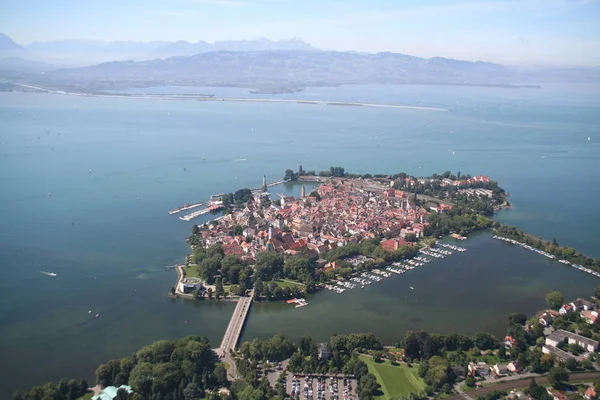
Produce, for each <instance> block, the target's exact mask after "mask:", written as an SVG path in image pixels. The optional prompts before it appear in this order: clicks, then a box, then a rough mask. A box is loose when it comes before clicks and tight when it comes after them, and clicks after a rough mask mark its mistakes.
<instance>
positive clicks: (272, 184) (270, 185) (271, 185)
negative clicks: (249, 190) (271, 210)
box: [267, 179, 287, 187]
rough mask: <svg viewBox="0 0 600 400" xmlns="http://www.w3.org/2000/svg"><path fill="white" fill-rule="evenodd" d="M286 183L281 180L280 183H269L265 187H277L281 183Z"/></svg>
mask: <svg viewBox="0 0 600 400" xmlns="http://www.w3.org/2000/svg"><path fill="white" fill-rule="evenodd" d="M286 182H287V181H286V180H285V179H282V180H280V181H277V182H271V183H269V184H268V185H267V187H273V186H277V185H281V184H282V183H286Z"/></svg>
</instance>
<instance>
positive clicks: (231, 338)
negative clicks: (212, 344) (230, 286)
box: [217, 291, 252, 357]
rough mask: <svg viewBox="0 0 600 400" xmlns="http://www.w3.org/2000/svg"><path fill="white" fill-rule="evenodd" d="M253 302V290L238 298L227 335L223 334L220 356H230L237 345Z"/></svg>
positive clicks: (218, 352) (219, 350)
mask: <svg viewBox="0 0 600 400" xmlns="http://www.w3.org/2000/svg"><path fill="white" fill-rule="evenodd" d="M251 304H252V291H250V292H249V294H248V297H240V299H239V300H238V303H237V305H236V306H235V310H234V311H233V315H232V316H231V320H230V321H229V325H228V326H227V330H226V331H225V335H223V340H222V341H221V346H220V347H219V349H218V351H217V354H218V355H219V356H220V357H225V356H228V355H229V352H230V351H231V350H233V349H235V346H236V345H237V342H238V340H239V339H240V335H241V334H242V328H243V327H244V322H245V321H246V316H247V315H248V311H249V310H250V305H251Z"/></svg>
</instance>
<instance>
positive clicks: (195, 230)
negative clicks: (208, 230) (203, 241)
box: [192, 224, 200, 235]
mask: <svg viewBox="0 0 600 400" xmlns="http://www.w3.org/2000/svg"><path fill="white" fill-rule="evenodd" d="M199 233H200V228H199V227H198V225H196V224H194V225H192V235H197V234H199Z"/></svg>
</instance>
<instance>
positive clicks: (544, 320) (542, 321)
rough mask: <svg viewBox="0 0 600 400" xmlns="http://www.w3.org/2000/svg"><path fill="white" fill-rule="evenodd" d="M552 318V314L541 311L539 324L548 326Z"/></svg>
mask: <svg viewBox="0 0 600 400" xmlns="http://www.w3.org/2000/svg"><path fill="white" fill-rule="evenodd" d="M553 320H554V318H553V317H552V315H550V314H548V313H543V314H542V315H541V316H540V319H539V321H540V324H542V325H543V326H550V325H552V321H553Z"/></svg>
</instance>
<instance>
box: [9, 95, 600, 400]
mask: <svg viewBox="0 0 600 400" xmlns="http://www.w3.org/2000/svg"><path fill="white" fill-rule="evenodd" d="M138 90H139V89H138ZM161 90H162V91H163V93H175V92H178V93H185V92H188V93H214V94H217V95H218V96H228V97H238V96H245V97H251V96H250V95H249V94H248V93H247V91H246V90H244V89H237V88H167V89H164V88H163V89H161ZM152 92H155V93H156V92H158V90H154V89H143V90H140V91H139V93H152ZM599 94H600V87H599V86H593V85H587V86H577V87H573V86H552V85H549V86H547V85H543V87H542V89H538V90H525V89H497V88H470V87H435V86H344V87H339V88H314V89H308V90H306V91H304V92H301V93H295V94H290V95H285V96H283V95H277V96H271V97H281V98H294V99H319V100H333V101H364V102H379V103H386V104H404V105H418V106H432V107H443V108H448V109H450V110H451V111H449V112H435V111H417V110H399V109H376V108H366V107H339V106H338V107H336V106H326V105H307V104H293V103H292V104H283V103H270V104H266V103H244V102H239V103H230V102H197V101H167V100H139V99H126V98H124V99H114V98H100V97H89V98H88V97H85V98H80V97H71V96H59V95H50V94H25V93H0V121H2V124H0V185H1V186H0V187H2V190H0V204H2V205H3V207H2V208H1V209H0V226H2V229H1V230H0V358H2V359H8V360H12V363H10V365H8V363H7V365H5V366H0V376H3V377H5V378H7V379H3V380H2V383H1V384H2V385H3V386H1V387H0V396H1V395H3V394H5V393H9V392H11V391H12V390H14V389H15V388H23V387H27V386H29V385H32V384H35V383H42V382H45V381H48V380H51V379H58V378H60V377H63V376H69V377H70V376H76V377H79V376H82V375H83V376H85V377H86V378H89V379H91V378H92V376H93V371H94V369H95V367H96V366H97V365H98V364H99V363H101V362H103V361H105V360H107V359H109V358H111V357H119V356H122V355H124V354H128V353H130V352H132V351H134V350H136V349H137V348H139V347H141V346H143V345H144V344H147V343H149V342H152V341H154V340H158V339H163V338H176V337H180V336H183V335H186V334H202V335H205V336H207V337H208V338H209V339H210V340H211V342H213V343H215V344H217V343H218V342H219V341H220V336H221V335H222V333H223V332H224V330H225V326H226V325H227V322H228V319H229V316H230V313H231V311H232V309H233V305H232V304H229V303H218V304H217V303H212V304H210V303H202V304H199V303H194V302H183V301H172V300H170V299H168V298H167V297H166V293H167V292H168V290H169V289H170V287H171V285H172V284H173V282H174V280H175V274H174V272H166V271H164V266H165V265H167V264H171V263H173V262H176V261H181V260H183V256H184V255H185V253H186V250H187V247H186V245H185V242H184V238H185V236H186V235H187V234H188V232H189V231H190V229H191V223H186V222H183V221H180V220H178V219H177V218H176V216H170V215H168V214H167V211H168V210H169V209H171V208H173V207H175V206H178V205H181V204H183V203H184V202H186V201H187V202H190V201H198V200H204V199H206V198H207V197H208V196H209V195H210V194H212V193H218V192H224V191H233V190H236V189H238V188H240V187H258V186H260V183H261V179H262V175H265V174H266V175H267V177H268V179H269V180H270V181H271V180H276V179H278V178H279V177H281V176H282V174H283V171H284V170H285V169H286V168H297V167H298V165H300V164H301V165H303V167H304V169H306V170H308V169H316V170H320V169H328V168H329V166H332V165H336V166H344V167H345V168H346V170H347V171H355V172H399V171H405V172H408V173H411V174H414V175H429V174H431V173H434V172H443V171H445V170H451V171H453V172H456V171H461V172H462V173H463V174H464V173H471V174H487V175H490V176H492V178H494V179H495V180H497V181H499V183H500V184H501V186H503V187H504V188H505V189H506V190H507V191H508V192H510V200H511V202H512V203H513V205H514V207H513V208H512V209H510V210H505V211H503V212H501V213H500V215H499V216H498V219H499V220H501V221H502V222H507V223H510V224H513V225H516V226H518V227H519V228H521V229H524V230H526V231H528V232H530V233H533V234H536V235H540V236H543V237H545V238H548V239H552V238H556V240H558V241H559V243H561V244H565V245H569V246H572V247H574V248H576V249H577V250H579V251H582V252H584V253H586V254H588V255H592V256H596V257H598V256H600V213H599V212H598V210H597V199H598V198H599V195H600V187H599V186H598V184H597V183H598V182H600V96H599ZM254 97H268V96H264V95H260V96H254ZM588 137H589V138H590V140H588ZM453 152H454V153H453ZM542 157H544V158H542ZM243 159H245V161H240V160H243ZM297 191H298V188H297V187H294V186H290V187H285V186H280V187H277V188H275V189H274V190H273V192H275V193H279V192H286V193H294V192H297ZM199 221H202V219H200V220H199ZM471 243H472V244H470V246H473V249H470V250H469V252H467V253H465V255H458V256H457V257H456V258H454V259H453V258H449V259H446V260H443V261H444V262H448V263H450V265H452V268H457V270H456V273H448V271H446V272H445V273H444V274H442V275H440V274H439V273H434V272H433V271H434V270H435V268H441V267H439V266H436V267H434V266H432V267H431V268H429V267H427V268H425V269H423V270H421V271H413V272H415V275H414V276H415V278H414V279H417V277H418V279H419V281H418V284H419V286H418V287H419V288H423V287H424V286H425V287H427V285H429V288H428V290H429V291H431V290H432V288H436V291H435V293H441V294H439V296H444V290H446V291H447V292H445V293H446V296H445V297H444V300H443V301H444V310H445V311H444V313H445V314H447V312H446V311H447V308H448V307H450V308H451V309H454V310H456V316H457V317H456V319H452V318H448V319H446V320H444V321H443V323H442V324H441V325H436V323H434V321H439V320H440V319H439V318H438V317H439V316H441V315H442V314H441V312H440V310H439V309H436V307H437V306H434V301H433V300H435V299H436V297H435V296H434V297H433V300H431V301H427V300H426V298H425V297H420V298H418V299H417V298H415V300H418V301H419V307H423V308H416V307H410V310H413V311H411V312H410V313H408V311H407V310H408V309H409V308H408V307H406V304H404V305H402V301H403V299H404V296H405V295H406V294H405V293H402V292H400V291H397V290H396V289H394V288H395V287H394V286H393V281H392V280H390V281H386V282H385V283H382V284H381V286H380V288H379V289H378V288H377V287H376V286H373V287H370V288H369V289H368V290H365V291H362V292H361V293H360V294H359V293H356V294H354V293H353V292H350V293H347V294H348V295H349V296H348V298H351V299H352V300H351V304H353V307H354V310H355V311H354V312H353V316H352V318H346V319H343V318H344V317H343V315H344V312H343V310H344V309H345V308H344V302H343V301H341V300H340V299H341V298H342V296H338V297H336V296H337V295H333V294H329V293H323V294H318V295H317V296H316V297H315V298H313V299H311V301H310V302H311V305H310V306H309V307H305V308H303V309H300V310H288V309H287V308H282V305H280V304H267V305H263V304H261V305H258V307H255V308H254V310H253V311H252V315H251V316H250V320H249V324H248V327H247V330H246V332H245V337H246V338H250V337H253V336H265V335H270V334H273V333H276V332H280V331H281V332H284V333H287V334H290V335H292V336H295V335H298V336H299V335H300V334H311V335H314V336H315V337H325V336H328V335H330V334H331V333H334V332H338V333H339V332H340V330H344V331H350V330H355V331H362V330H365V329H370V330H373V331H375V332H377V333H378V335H380V336H381V337H382V338H384V339H385V340H388V341H391V340H393V339H394V338H393V336H397V337H401V333H402V331H403V330H405V329H411V328H414V329H417V328H424V329H430V330H433V329H435V327H436V326H440V327H443V329H447V330H450V329H456V330H461V331H475V330H479V329H489V330H492V331H494V332H498V331H499V330H500V329H501V324H502V322H501V321H504V319H505V315H506V314H507V313H509V312H513V311H522V310H524V311H527V312H533V311H534V310H535V309H537V307H540V306H541V305H543V293H544V291H546V290H554V289H563V290H564V291H565V293H568V294H572V295H586V294H587V293H589V292H590V290H591V288H593V287H594V286H595V284H597V283H598V282H597V280H596V279H595V278H592V277H590V276H587V275H584V274H581V273H578V272H576V271H571V270H569V269H566V268H564V267H561V266H559V265H555V264H551V263H549V262H548V261H547V260H544V259H540V257H537V256H535V255H532V254H529V253H527V252H524V251H523V250H522V249H509V248H503V247H502V246H503V245H502V244H501V243H497V242H495V241H492V240H491V239H489V238H488V239H486V235H483V236H477V237H476V238H473V241H472V242H471ZM478 249H479V250H478ZM494 249H495V250H494ZM486 251H499V252H498V254H504V255H505V256H504V257H505V259H501V260H502V261H503V262H504V264H506V265H507V266H510V268H508V267H507V272H506V273H503V274H497V275H498V276H495V277H494V279H493V280H485V279H484V278H485V276H486V275H485V273H484V272H482V271H486V270H485V268H488V270H490V271H491V270H497V269H498V268H500V265H499V264H498V263H497V262H494V263H492V262H490V261H485V259H484V258H485V254H486ZM523 253H525V254H523ZM467 255H468V256H467ZM463 256H464V257H463ZM460 257H462V258H460ZM477 257H479V258H480V259H481V261H478V259H477ZM532 257H533V258H532ZM453 260H454V261H453ZM452 263H454V264H452ZM461 263H462V264H461ZM440 265H441V264H440ZM527 267H529V269H527ZM40 271H52V272H55V273H57V274H58V275H57V276H56V277H49V276H46V275H44V274H42V273H41V272H40ZM429 271H432V272H429ZM545 271H548V273H544V272H545ZM440 276H443V281H440V279H441V278H440ZM469 276H472V277H473V278H475V279H477V282H475V281H474V279H468V277H469ZM436 277H437V278H436ZM398 278H405V277H404V276H403V277H398ZM474 285H477V289H476V290H475V289H474ZM415 287H417V286H415ZM447 288H452V290H450V289H447ZM396 292H398V293H397V294H396ZM427 293H428V292H427V291H423V292H420V296H424V295H426V294H427ZM458 293H467V294H468V293H471V295H473V296H475V295H476V294H477V293H480V294H481V293H486V294H489V297H490V298H489V299H488V301H489V302H490V303H491V304H492V305H493V306H489V307H490V308H489V309H487V311H486V315H487V316H488V317H486V318H475V316H477V315H480V314H481V312H482V310H481V306H480V303H477V302H476V303H473V302H471V301H466V300H465V299H467V300H468V299H469V295H467V294H465V296H467V297H464V296H463V297H461V296H460V295H459V294H458ZM494 293H496V294H497V299H493V294H494ZM507 295H510V296H511V301H508V302H507V301H501V300H498V299H500V298H503V296H507ZM343 296H346V294H344V295H343ZM382 296H383V297H382ZM394 299H396V300H397V301H394ZM440 299H441V297H440ZM348 301H350V300H348ZM439 301H442V300H439ZM521 306H522V307H521ZM516 308H519V310H517V309H516ZM374 309H378V310H379V311H378V312H377V313H375V312H373V310H374ZM311 310H312V311H311ZM414 310H419V312H418V313H415V312H414ZM89 311H91V313H90V312H89ZM295 311H300V312H301V314H295V315H294V312H295ZM407 313H408V314H407ZM436 313H437V314H436ZM96 314H99V316H98V317H97V318H96V317H95V315H96ZM332 314H336V315H340V316H339V317H337V318H342V319H343V321H340V322H339V324H337V325H331V324H329V323H325V322H323V318H324V317H325V316H327V315H332ZM370 315H372V316H371V317H370ZM403 315H404V316H407V315H408V316H410V317H405V318H403ZM428 315H429V317H428ZM436 315H437V317H436ZM297 317H299V318H300V317H301V320H302V321H303V322H302V330H301V331H300V330H299V329H292V328H291V327H293V326H294V325H293V320H294V318H297ZM290 318H291V319H290ZM390 320H394V321H397V322H395V323H393V324H392V325H390V326H394V327H395V329H394V330H395V332H393V334H392V333H390V331H389V329H386V328H387V326H388V324H389V321H390ZM186 321H187V322H186ZM267 321H268V323H265V322H267ZM40 360H43V361H40Z"/></svg>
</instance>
